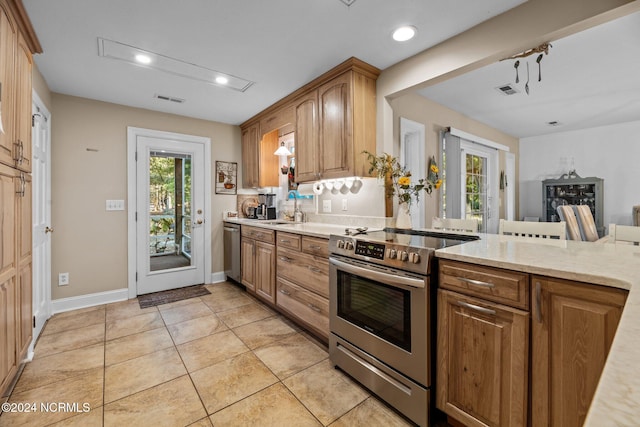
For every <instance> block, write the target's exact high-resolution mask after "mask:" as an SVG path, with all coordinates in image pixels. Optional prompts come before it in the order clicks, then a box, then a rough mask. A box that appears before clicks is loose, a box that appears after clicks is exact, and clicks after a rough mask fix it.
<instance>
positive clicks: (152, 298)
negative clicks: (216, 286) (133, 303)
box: [138, 285, 211, 308]
mask: <svg viewBox="0 0 640 427" xmlns="http://www.w3.org/2000/svg"><path fill="white" fill-rule="evenodd" d="M210 293H211V292H209V290H208V289H207V288H205V287H204V285H194V286H187V287H184V288H178V289H170V290H168V291H162V292H154V293H152V294H145V295H139V296H138V304H140V308H147V307H154V306H156V305H161V304H169V303H170V302H176V301H182V300H183V299H189V298H195V297H201V296H203V295H208V294H210Z"/></svg>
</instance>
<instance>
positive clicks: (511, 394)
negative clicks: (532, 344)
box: [436, 289, 529, 426]
mask: <svg viewBox="0 0 640 427" xmlns="http://www.w3.org/2000/svg"><path fill="white" fill-rule="evenodd" d="M528 351H529V313H528V312H526V311H523V310H520V309H516V308H512V307H508V306H504V305H500V304H496V303H493V302H487V301H485V300H481V299H478V298H474V297H470V296H465V295H462V294H459V293H456V292H451V291H448V290H443V289H440V290H439V291H438V357H437V360H438V362H437V363H438V366H437V369H438V377H437V382H436V387H437V395H436V406H437V407H438V408H439V409H441V410H442V411H444V412H445V413H447V414H448V415H450V416H451V417H453V418H454V419H455V420H457V421H459V422H462V423H463V424H464V425H467V426H524V425H526V423H527V388H528V382H527V379H528Z"/></svg>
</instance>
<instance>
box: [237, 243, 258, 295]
mask: <svg viewBox="0 0 640 427" xmlns="http://www.w3.org/2000/svg"><path fill="white" fill-rule="evenodd" d="M240 245H241V247H242V250H241V259H242V261H241V264H242V284H243V285H245V286H246V287H247V290H250V291H252V292H255V291H256V285H255V251H256V246H255V245H256V241H255V240H253V239H245V238H244V237H243V238H242V240H241V243H240Z"/></svg>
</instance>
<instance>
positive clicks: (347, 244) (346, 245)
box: [344, 240, 353, 251]
mask: <svg viewBox="0 0 640 427" xmlns="http://www.w3.org/2000/svg"><path fill="white" fill-rule="evenodd" d="M344 248H345V249H346V250H348V251H352V250H353V242H349V241H348V240H347V241H346V242H344Z"/></svg>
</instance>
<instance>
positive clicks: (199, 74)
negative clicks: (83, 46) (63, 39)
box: [98, 37, 253, 92]
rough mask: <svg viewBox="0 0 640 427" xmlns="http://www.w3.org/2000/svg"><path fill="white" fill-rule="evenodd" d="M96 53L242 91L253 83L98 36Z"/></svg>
mask: <svg viewBox="0 0 640 427" xmlns="http://www.w3.org/2000/svg"><path fill="white" fill-rule="evenodd" d="M98 55H100V56H104V57H105V58H113V59H119V60H122V61H126V62H128V63H130V64H134V65H138V66H144V67H145V68H149V69H152V70H158V71H164V72H165V73H169V74H173V75H176V76H180V77H187V78H190V79H194V80H198V81H202V82H205V83H208V84H211V85H215V86H223V87H226V88H229V89H233V90H237V91H239V92H244V91H245V90H247V89H249V87H251V85H253V82H252V81H249V80H246V79H243V78H240V77H236V76H232V75H231V74H227V73H223V72H221V71H217V70H212V69H210V68H205V67H201V66H200V65H196V64H191V63H189V62H184V61H180V60H179V59H175V58H171V57H169V56H165V55H160V54H159V53H154V52H150V51H148V50H144V49H140V48H138V47H134V46H129V45H126V44H124V43H119V42H116V41H113V40H107V39H103V38H100V37H98ZM145 58H146V60H145ZM221 79H225V80H226V81H224V82H223V81H222V80H221Z"/></svg>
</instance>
